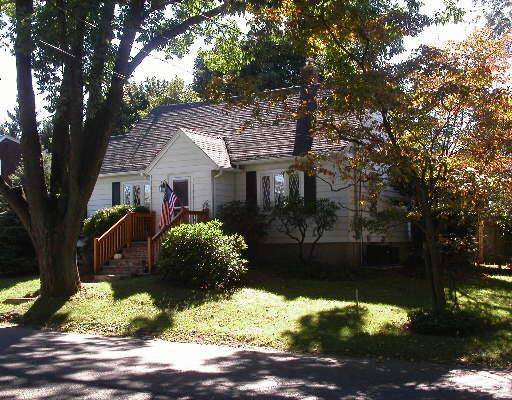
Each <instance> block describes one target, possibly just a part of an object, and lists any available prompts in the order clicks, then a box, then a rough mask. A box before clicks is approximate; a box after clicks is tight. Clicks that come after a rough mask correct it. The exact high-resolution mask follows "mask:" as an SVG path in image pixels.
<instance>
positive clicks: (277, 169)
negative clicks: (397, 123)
mask: <svg viewBox="0 0 512 400" xmlns="http://www.w3.org/2000/svg"><path fill="white" fill-rule="evenodd" d="M286 104H287V105H290V104H292V105H293V104H300V99H299V96H298V95H292V96H290V97H289V98H288V100H287V102H286ZM284 107H285V106H283V105H278V104H277V105H276V104H271V103H265V104H264V105H263V106H262V107H261V109H259V110H258V111H259V112H258V113H255V109H254V107H249V106H245V107H244V106H227V105H225V104H209V103H189V104H176V105H168V106H162V107H158V108H157V109H155V110H154V111H153V112H152V113H151V114H150V115H149V116H148V117H147V118H145V119H144V120H142V121H141V122H139V123H138V124H137V125H136V126H135V127H134V128H133V129H132V130H131V131H130V132H128V133H126V134H124V135H119V136H113V137H112V138H111V140H110V144H109V147H108V150H107V153H106V156H105V158H104V161H103V165H102V168H101V172H100V176H99V178H98V181H97V184H96V186H95V188H94V192H93V194H92V197H91V199H90V201H89V204H88V214H89V215H90V214H92V213H93V212H95V211H96V210H98V209H101V208H105V207H110V206H113V205H116V204H120V203H126V204H134V205H144V206H147V207H149V208H150V209H151V210H152V211H155V212H156V213H157V214H159V213H160V209H161V205H162V198H163V193H162V189H161V188H162V187H163V186H164V185H165V183H166V182H168V183H169V185H170V186H171V187H172V188H173V189H174V191H175V192H176V194H177V196H178V197H179V199H180V201H181V205H182V206H184V207H188V208H189V209H190V210H201V209H209V210H210V214H211V216H212V217H214V216H215V215H216V213H217V210H218V208H219V206H221V205H222V204H225V203H228V202H231V201H234V200H239V201H245V202H252V203H254V204H257V205H258V206H259V207H260V208H261V209H263V210H264V211H269V210H270V209H271V208H272V205H273V204H274V201H275V200H276V199H277V198H278V196H280V195H283V194H284V195H287V194H288V193H289V192H290V191H291V190H296V191H298V193H300V195H301V196H303V197H304V198H305V199H306V201H307V200H308V199H314V198H317V199H320V198H328V199H331V200H333V201H336V202H340V203H342V204H345V205H348V206H349V207H346V208H341V209H340V210H339V211H338V220H337V222H336V226H335V228H334V229H333V230H332V231H329V232H326V234H325V236H324V237H323V238H322V239H321V241H320V242H319V245H318V248H317V254H318V256H319V258H320V259H321V260H322V261H324V262H329V263H332V264H336V265H343V266H352V267H353V266H357V265H361V264H362V263H365V262H366V261H368V262H370V263H387V264H389V263H398V262H400V261H401V260H402V259H403V258H404V257H405V255H406V254H407V251H406V244H407V242H408V229H407V226H406V225H405V224H404V225H402V226H395V227H394V228H393V229H392V230H390V231H389V232H387V233H386V234H385V235H382V234H379V235H374V234H371V233H369V232H364V233H363V235H359V237H357V235H355V234H354V232H353V230H352V228H351V226H352V220H353V217H354V214H353V212H352V211H351V210H350V209H352V208H354V207H352V206H353V205H354V204H355V202H357V196H356V193H355V190H356V189H355V188H353V187H352V188H350V189H347V190H342V191H333V190H332V188H331V186H330V185H329V184H328V183H326V182H325V180H323V179H320V178H321V177H320V178H318V177H310V176H308V175H307V174H304V173H302V172H294V173H287V170H288V169H289V167H290V166H291V165H293V164H294V162H295V159H296V157H300V155H301V154H304V152H305V151H307V150H308V149H310V148H312V149H313V150H315V151H319V152H329V151H344V149H343V146H342V145H340V144H333V143H329V142H327V141H326V140H318V139H315V140H312V139H311V137H310V135H309V130H308V123H307V121H304V120H303V119H302V120H298V121H297V120H293V119H290V118H286V117H284V116H285V115H287V113H285V112H284ZM255 114H258V115H260V118H255ZM277 121H279V123H277ZM340 186H341V182H340ZM158 219H159V218H158V215H157V218H156V220H157V221H158ZM264 249H265V250H264V251H262V254H263V255H267V257H268V256H270V257H271V258H272V259H273V260H276V259H279V258H282V259H286V258H287V257H290V255H292V254H295V253H296V247H295V245H294V244H293V242H292V241H291V240H290V239H289V238H288V237H286V236H285V235H284V234H283V233H280V232H278V230H277V229H275V227H272V228H271V229H270V232H269V234H268V236H267V238H266V239H265V246H264ZM269 249H270V250H269ZM267 250H269V251H267Z"/></svg>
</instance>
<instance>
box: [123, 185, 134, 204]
mask: <svg viewBox="0 0 512 400" xmlns="http://www.w3.org/2000/svg"><path fill="white" fill-rule="evenodd" d="M123 204H132V185H126V184H123Z"/></svg>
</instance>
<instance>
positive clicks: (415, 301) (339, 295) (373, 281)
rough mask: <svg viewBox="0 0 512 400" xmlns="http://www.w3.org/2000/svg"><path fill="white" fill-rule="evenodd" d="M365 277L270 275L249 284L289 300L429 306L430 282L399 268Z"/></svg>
mask: <svg viewBox="0 0 512 400" xmlns="http://www.w3.org/2000/svg"><path fill="white" fill-rule="evenodd" d="M372 272H373V271H372ZM370 276H372V277H371V278H370V277H368V275H367V274H366V275H365V277H364V278H361V279H351V280H340V281H320V280H302V279H294V278H283V277H280V276H273V275H268V276H267V277H266V278H262V277H258V279H254V280H253V282H252V283H251V284H250V285H249V287H251V288H254V289H260V290H265V291H269V292H272V293H274V294H276V295H278V296H283V297H284V298H285V299H287V300H296V299H298V298H301V297H304V298H308V299H313V300H316V299H325V300H335V301H345V302H354V303H355V301H356V290H357V296H358V298H359V301H360V302H363V303H373V304H389V305H394V306H397V307H403V308H415V307H426V306H428V305H429V304H430V291H429V286H428V282H427V281H425V280H421V279H413V278H409V277H405V276H404V275H402V274H400V273H398V272H396V271H374V273H372V274H371V275H370Z"/></svg>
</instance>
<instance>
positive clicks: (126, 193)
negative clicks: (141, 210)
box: [122, 183, 151, 207]
mask: <svg viewBox="0 0 512 400" xmlns="http://www.w3.org/2000/svg"><path fill="white" fill-rule="evenodd" d="M143 188H144V193H143V192H142V190H143ZM150 192H151V187H150V186H149V185H141V184H132V183H123V192H122V199H123V204H131V205H133V206H136V207H138V206H146V207H149V206H150V204H149V202H150Z"/></svg>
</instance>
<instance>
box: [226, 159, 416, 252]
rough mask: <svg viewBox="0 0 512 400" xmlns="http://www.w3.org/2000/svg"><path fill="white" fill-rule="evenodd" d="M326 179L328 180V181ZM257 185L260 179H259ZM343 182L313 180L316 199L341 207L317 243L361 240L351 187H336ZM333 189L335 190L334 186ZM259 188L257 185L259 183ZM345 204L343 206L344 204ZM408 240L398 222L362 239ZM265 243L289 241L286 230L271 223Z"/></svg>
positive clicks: (265, 165) (265, 167)
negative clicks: (354, 226)
mask: <svg viewBox="0 0 512 400" xmlns="http://www.w3.org/2000/svg"><path fill="white" fill-rule="evenodd" d="M290 164H291V162H290V161H280V162H262V163H258V164H256V163H255V164H247V165H245V166H244V167H243V168H244V172H249V171H256V172H258V171H260V172H264V171H273V170H283V171H285V170H287V168H288V167H289V166H290ZM245 179H246V177H245V173H243V174H237V175H235V182H236V190H235V198H236V199H237V200H240V201H245V200H246V199H245V196H246V183H245ZM327 182H329V183H327ZM258 185H259V180H258ZM344 185H345V184H344V183H343V182H342V181H340V180H336V181H334V182H331V178H325V179H324V180H322V179H319V178H317V184H316V195H317V199H329V200H331V201H334V202H336V203H340V204H341V205H342V207H341V208H340V209H339V210H338V211H337V215H338V219H337V221H336V223H335V226H334V228H333V229H332V230H330V231H327V232H325V234H324V236H323V237H322V239H321V240H320V243H360V242H361V239H360V238H356V237H355V233H354V231H353V230H352V221H353V217H354V212H353V209H354V201H355V198H354V188H353V187H349V188H347V189H344V190H340V191H336V189H337V188H341V187H343V186H344ZM333 189H334V190H333ZM258 190H259V187H258ZM385 195H386V196H396V192H394V191H393V190H392V189H386V190H385ZM343 206H344V207H343ZM407 240H408V232H407V225H406V224H400V225H396V226H394V227H392V228H390V229H389V231H388V232H386V235H385V237H384V238H383V237H382V235H380V234H379V235H375V234H371V233H369V232H364V234H363V241H364V242H367V241H375V242H381V241H386V242H406V241H407ZM311 241H312V238H311V237H308V238H307V239H306V242H311ZM266 242H267V243H290V242H291V241H290V238H288V237H287V236H286V235H285V234H283V233H281V232H279V230H278V229H277V226H276V224H275V223H274V224H273V226H272V227H271V229H270V230H269V233H268V236H267V239H266Z"/></svg>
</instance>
